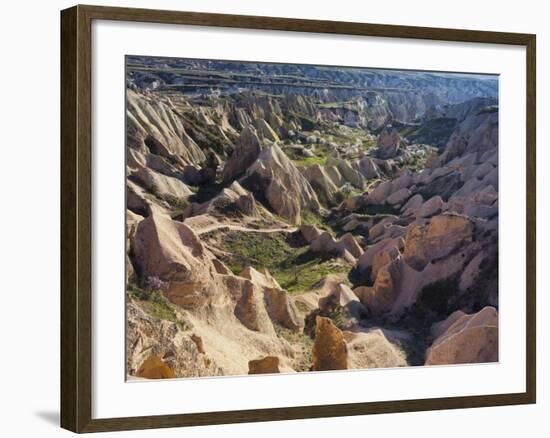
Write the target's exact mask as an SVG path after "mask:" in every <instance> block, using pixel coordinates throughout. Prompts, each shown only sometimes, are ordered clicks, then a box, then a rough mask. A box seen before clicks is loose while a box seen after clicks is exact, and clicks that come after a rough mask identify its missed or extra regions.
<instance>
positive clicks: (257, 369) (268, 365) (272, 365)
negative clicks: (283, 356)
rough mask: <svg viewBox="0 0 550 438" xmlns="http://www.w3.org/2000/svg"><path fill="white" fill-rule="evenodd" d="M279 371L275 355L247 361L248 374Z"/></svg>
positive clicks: (277, 359)
mask: <svg viewBox="0 0 550 438" xmlns="http://www.w3.org/2000/svg"><path fill="white" fill-rule="evenodd" d="M280 372H281V371H280V370H279V358H278V357H277V356H266V357H263V358H261V359H254V360H251V361H249V362H248V374H274V373H280Z"/></svg>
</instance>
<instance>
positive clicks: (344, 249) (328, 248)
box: [309, 231, 363, 261]
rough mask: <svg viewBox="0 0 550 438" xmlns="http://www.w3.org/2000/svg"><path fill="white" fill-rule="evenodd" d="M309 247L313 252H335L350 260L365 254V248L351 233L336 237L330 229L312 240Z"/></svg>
mask: <svg viewBox="0 0 550 438" xmlns="http://www.w3.org/2000/svg"><path fill="white" fill-rule="evenodd" d="M309 248H310V249H311V251H313V252H320V253H324V254H335V255H338V256H340V257H342V258H344V259H347V260H350V261H355V258H357V257H360V256H361V254H363V249H362V248H361V246H360V245H359V244H358V243H357V241H356V240H355V237H353V235H352V234H350V233H346V234H344V235H343V236H342V237H341V238H339V239H335V238H334V237H332V235H331V234H330V233H329V232H328V231H324V232H323V233H321V235H320V236H319V237H317V238H316V239H315V240H313V241H312V242H311V244H310V245H309Z"/></svg>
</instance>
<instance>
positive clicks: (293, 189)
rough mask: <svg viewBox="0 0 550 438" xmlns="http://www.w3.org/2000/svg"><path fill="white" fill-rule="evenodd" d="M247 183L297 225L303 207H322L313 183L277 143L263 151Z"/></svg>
mask: <svg viewBox="0 0 550 438" xmlns="http://www.w3.org/2000/svg"><path fill="white" fill-rule="evenodd" d="M243 185H244V186H245V187H249V188H250V190H251V191H252V192H255V193H258V195H259V196H260V197H265V200H266V202H267V203H268V204H269V206H270V207H271V208H272V209H273V210H274V211H275V212H276V213H277V214H278V215H280V216H282V217H283V218H285V219H287V220H288V221H289V222H291V223H293V224H300V222H301V220H302V218H301V215H302V212H303V210H311V211H314V212H318V211H319V210H320V208H321V205H320V204H319V200H318V199H317V195H316V194H315V191H314V190H313V188H312V187H311V185H310V184H309V182H308V181H307V180H306V179H305V177H304V176H303V175H302V174H301V173H300V171H299V170H298V169H297V168H296V166H294V164H293V163H292V162H291V161H290V159H289V158H288V157H287V156H286V154H285V153H284V152H283V151H282V150H281V149H280V148H279V147H278V146H277V145H276V144H273V145H270V146H268V147H266V148H265V149H264V150H263V151H262V152H261V153H260V155H259V156H258V158H257V160H256V161H255V162H254V163H253V164H252V165H251V166H250V167H249V168H248V170H247V171H246V177H245V179H244V180H243Z"/></svg>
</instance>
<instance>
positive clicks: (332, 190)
mask: <svg viewBox="0 0 550 438" xmlns="http://www.w3.org/2000/svg"><path fill="white" fill-rule="evenodd" d="M301 172H302V174H303V175H304V177H305V178H306V179H307V180H308V182H309V183H310V184H311V187H313V189H314V190H315V192H316V193H317V196H318V198H319V199H320V200H324V201H325V204H327V205H332V204H334V203H335V201H336V196H337V194H338V192H339V190H338V187H336V185H335V184H334V182H333V181H332V179H331V178H330V176H329V175H328V173H327V172H326V170H325V168H323V167H321V166H320V165H319V164H314V165H312V166H307V167H304V168H302V169H301Z"/></svg>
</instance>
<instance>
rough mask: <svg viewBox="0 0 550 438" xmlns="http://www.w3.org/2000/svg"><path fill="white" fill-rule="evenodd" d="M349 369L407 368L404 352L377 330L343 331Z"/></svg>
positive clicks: (383, 332)
mask: <svg viewBox="0 0 550 438" xmlns="http://www.w3.org/2000/svg"><path fill="white" fill-rule="evenodd" d="M344 338H345V340H346V345H347V351H348V355H349V364H350V368H353V369H366V368H395V367H404V366H407V356H406V354H405V352H404V351H403V350H402V349H400V348H399V347H398V346H397V345H396V344H394V343H392V342H390V341H389V340H388V337H387V336H386V332H385V331H384V330H382V329H379V328H374V329H370V330H366V331H357V332H351V331H345V332H344Z"/></svg>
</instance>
